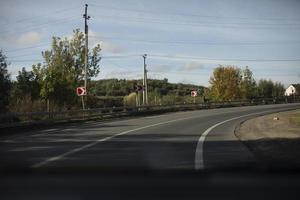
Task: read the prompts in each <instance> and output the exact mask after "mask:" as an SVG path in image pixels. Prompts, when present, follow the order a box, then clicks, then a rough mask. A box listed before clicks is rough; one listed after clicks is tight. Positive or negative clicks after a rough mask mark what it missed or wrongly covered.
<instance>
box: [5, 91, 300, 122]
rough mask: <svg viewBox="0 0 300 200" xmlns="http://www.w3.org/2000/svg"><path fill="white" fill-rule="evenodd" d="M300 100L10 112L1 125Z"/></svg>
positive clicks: (298, 100) (259, 100) (296, 100)
mask: <svg viewBox="0 0 300 200" xmlns="http://www.w3.org/2000/svg"><path fill="white" fill-rule="evenodd" d="M289 102H290V103H293V102H300V98H299V97H298V98H297V99H295V98H294V99H292V100H289V101H287V99H286V98H282V99H253V100H238V101H222V102H206V103H200V104H174V105H155V106H139V107H112V108H96V109H88V110H74V111H73V110H72V111H63V112H31V113H8V114H1V115H0V127H7V126H18V125H22V124H28V123H29V124H30V123H39V122H59V121H76V120H88V119H105V118H112V117H121V116H130V115H138V114H144V113H158V112H170V111H184V110H197V109H210V108H223V107H236V106H249V105H263V104H278V103H289Z"/></svg>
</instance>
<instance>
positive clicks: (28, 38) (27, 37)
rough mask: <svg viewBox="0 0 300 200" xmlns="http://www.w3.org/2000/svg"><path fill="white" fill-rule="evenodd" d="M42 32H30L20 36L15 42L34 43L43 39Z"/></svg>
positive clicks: (20, 43)
mask: <svg viewBox="0 0 300 200" xmlns="http://www.w3.org/2000/svg"><path fill="white" fill-rule="evenodd" d="M41 39H42V34H40V33H38V32H28V33H25V34H22V35H21V36H19V37H18V38H17V39H16V40H15V41H14V43H15V44H16V45H18V46H28V45H34V44H37V43H39V42H40V41H41Z"/></svg>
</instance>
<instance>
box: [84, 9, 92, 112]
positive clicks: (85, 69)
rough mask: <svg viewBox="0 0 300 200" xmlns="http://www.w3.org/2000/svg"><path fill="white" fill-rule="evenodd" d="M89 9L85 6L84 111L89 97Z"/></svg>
mask: <svg viewBox="0 0 300 200" xmlns="http://www.w3.org/2000/svg"><path fill="white" fill-rule="evenodd" d="M87 8H88V5H87V4H85V12H84V14H83V18H84V34H85V51H84V54H85V55H84V87H85V91H86V94H85V102H83V104H82V105H83V109H85V104H86V95H87V68H88V66H87V65H88V45H89V43H88V37H89V36H88V28H89V27H88V25H87V20H89V19H90V18H91V17H90V16H88V14H87Z"/></svg>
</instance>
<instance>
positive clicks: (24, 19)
mask: <svg viewBox="0 0 300 200" xmlns="http://www.w3.org/2000/svg"><path fill="white" fill-rule="evenodd" d="M75 8H79V6H72V7H69V8H65V9H59V10H55V11H52V12H46V13H43V14H42V15H37V16H34V17H27V18H23V17H18V18H19V19H17V20H16V21H14V22H7V23H4V24H1V25H2V26H5V25H11V24H18V23H21V22H26V21H36V20H39V19H40V18H42V17H46V16H49V15H51V16H52V15H53V14H57V13H64V14H65V12H66V11H74V9H75Z"/></svg>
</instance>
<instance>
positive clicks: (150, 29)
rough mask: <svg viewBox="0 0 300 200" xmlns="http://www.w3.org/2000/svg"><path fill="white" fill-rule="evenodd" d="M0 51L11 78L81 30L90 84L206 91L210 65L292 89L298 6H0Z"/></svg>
mask: <svg viewBox="0 0 300 200" xmlns="http://www.w3.org/2000/svg"><path fill="white" fill-rule="evenodd" d="M0 1H1V7H0V27H1V29H0V49H2V51H3V53H4V54H5V55H6V56H7V60H8V61H9V62H10V65H9V67H8V70H9V72H10V73H11V76H12V78H13V79H15V77H16V76H17V75H18V71H20V70H21V69H22V67H25V68H26V69H27V70H31V66H32V64H36V63H38V62H43V60H42V56H41V52H42V51H44V50H48V49H50V44H51V38H52V37H53V36H58V37H61V38H64V37H70V36H71V35H72V31H73V30H74V29H77V28H80V29H81V30H83V29H84V19H83V17H82V14H83V13H84V5H85V4H88V15H90V16H91V19H90V20H89V21H88V25H89V46H90V47H93V46H95V45H96V44H97V43H100V45H101V48H102V51H101V56H102V60H101V62H100V70H101V72H100V74H99V75H98V77H96V79H106V78H125V79H140V78H142V72H143V57H142V55H143V54H147V59H146V62H147V70H148V77H149V78H155V79H163V78H167V79H168V80H169V81H170V82H174V83H178V82H181V83H191V84H197V85H203V86H209V78H210V76H211V75H212V72H213V69H214V68H216V67H217V66H218V65H220V64H222V65H234V66H237V67H241V68H245V66H249V68H250V69H251V70H252V72H253V75H254V78H255V79H256V80H259V79H262V78H264V79H272V80H273V81H279V82H282V83H283V84H284V85H285V86H288V85H289V84H293V83H300V55H299V54H300V37H299V35H300V12H299V10H300V1H299V0H173V1H171V0H151V1H149V0H148V1H145V0H126V1H125V0H106V1H105V0H102V1H101V0H94V1H82V0H69V1H67V0H59V1H58V0H51V1H42V0H26V1H25V0H0Z"/></svg>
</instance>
